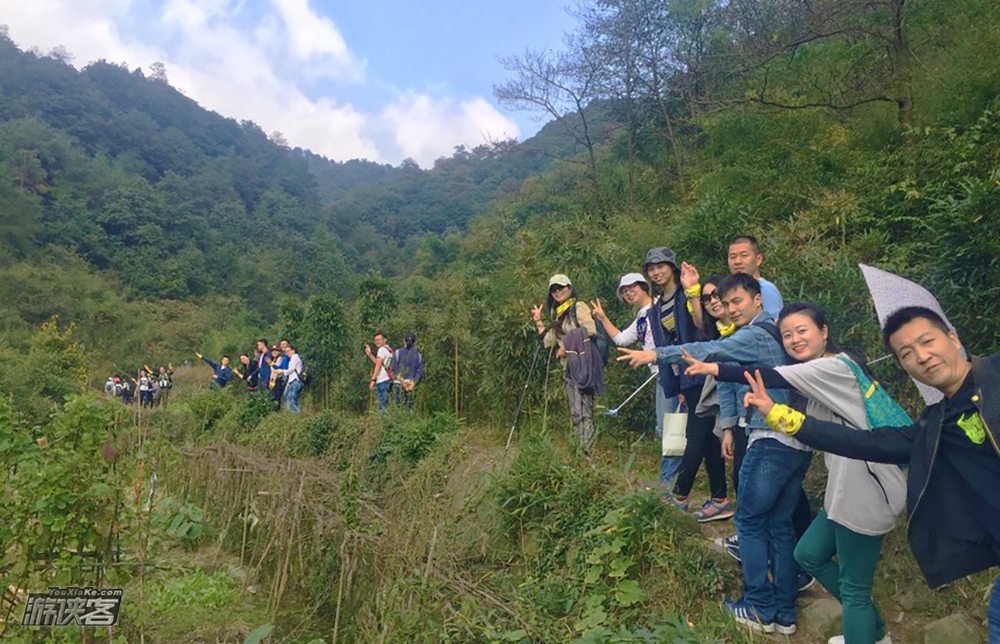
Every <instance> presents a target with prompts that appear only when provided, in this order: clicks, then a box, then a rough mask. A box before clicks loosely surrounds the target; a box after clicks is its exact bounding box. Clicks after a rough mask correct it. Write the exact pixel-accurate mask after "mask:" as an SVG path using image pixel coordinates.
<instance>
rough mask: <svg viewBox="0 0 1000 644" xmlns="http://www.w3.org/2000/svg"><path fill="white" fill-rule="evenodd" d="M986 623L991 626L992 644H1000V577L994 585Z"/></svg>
mask: <svg viewBox="0 0 1000 644" xmlns="http://www.w3.org/2000/svg"><path fill="white" fill-rule="evenodd" d="M986 621H987V623H988V624H989V625H990V644H1000V577H997V580H996V582H994V584H993V594H992V595H991V596H990V608H989V610H988V611H987V612H986Z"/></svg>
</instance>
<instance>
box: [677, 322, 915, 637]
mask: <svg viewBox="0 0 1000 644" xmlns="http://www.w3.org/2000/svg"><path fill="white" fill-rule="evenodd" d="M778 328H779V329H780V331H781V335H782V341H783V344H784V347H785V352H786V353H787V354H788V355H789V357H791V358H792V359H793V360H795V363H794V364H790V365H787V366H780V367H774V368H773V369H772V368H767V367H754V366H746V367H744V366H734V365H718V364H710V363H704V362H699V361H697V360H694V359H693V358H690V357H688V358H686V359H685V361H686V362H687V363H688V364H689V365H690V366H688V371H689V372H697V373H701V374H703V375H714V376H715V377H716V378H717V379H719V380H720V381H725V382H738V383H743V382H746V381H747V374H751V375H752V374H753V373H754V371H758V372H759V373H760V374H761V376H762V379H763V382H764V383H765V384H766V385H767V386H771V387H782V388H794V389H795V390H796V391H797V392H799V393H800V394H801V395H804V396H805V397H806V399H807V400H808V403H807V405H806V413H808V414H809V415H810V416H812V417H815V418H822V419H823V420H828V421H831V422H834V423H837V424H840V425H845V426H847V427H850V428H851V429H853V430H855V431H866V430H869V429H871V427H872V424H873V423H882V424H886V423H889V422H892V423H893V424H895V425H900V424H902V425H909V424H910V422H911V421H910V419H909V417H908V416H907V415H906V412H904V411H903V409H902V408H901V407H900V406H899V405H897V404H896V403H895V402H894V401H893V400H892V399H891V398H890V397H889V395H888V394H887V393H886V392H885V390H884V389H881V387H880V386H879V385H878V384H877V383H876V381H875V378H874V377H873V376H872V375H871V373H870V372H869V371H868V369H867V367H866V365H865V360H864V359H863V358H860V357H855V356H853V355H852V354H850V353H845V352H841V351H840V350H839V349H838V348H837V347H836V345H835V344H834V342H833V341H832V339H831V338H830V328H829V326H828V325H827V322H826V315H825V314H824V313H823V311H822V309H820V308H818V307H816V306H815V305H812V304H793V305H791V306H788V307H786V308H785V309H784V310H783V311H782V314H781V318H780V319H779V321H778ZM825 462H826V468H827V471H828V472H829V476H828V478H827V485H826V494H825V500H824V509H823V510H822V511H821V512H820V513H819V516H817V517H816V520H815V521H813V522H812V525H811V526H810V527H809V529H808V530H807V531H806V533H805V535H804V536H803V537H802V538H801V539H800V540H799V542H798V545H797V546H796V548H795V560H796V561H797V562H798V563H799V565H800V566H802V567H803V569H805V571H806V572H807V573H809V574H811V575H814V576H815V577H816V579H818V580H819V581H820V583H821V584H823V587H824V588H826V589H827V590H828V591H829V592H830V594H831V595H833V596H834V597H835V598H836V599H838V600H839V601H840V602H841V604H842V605H843V620H842V621H843V628H844V635H843V636H838V637H835V638H833V639H831V640H830V643H831V644H845V642H846V644H875V642H882V641H885V642H888V640H883V638H886V637H887V631H886V624H885V622H884V621H883V620H882V617H881V615H879V612H878V610H877V609H876V608H875V605H874V603H873V602H872V595H871V593H872V585H873V583H874V581H875V567H876V565H877V564H878V560H879V553H880V552H881V549H882V542H883V540H884V539H885V535H886V534H888V533H889V532H890V531H891V530H892V529H893V527H894V526H895V524H896V517H898V516H899V514H900V512H902V511H903V508H904V507H905V500H906V477H905V475H904V474H903V472H902V470H900V469H899V467H897V466H896V465H889V464H883V463H868V462H866V461H862V460H853V459H848V458H844V457H843V456H837V455H835V454H832V453H828V454H826V458H825ZM834 557H836V559H834Z"/></svg>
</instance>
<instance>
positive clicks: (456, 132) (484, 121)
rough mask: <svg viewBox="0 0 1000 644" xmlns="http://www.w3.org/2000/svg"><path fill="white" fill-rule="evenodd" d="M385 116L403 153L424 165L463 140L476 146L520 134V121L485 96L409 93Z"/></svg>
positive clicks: (462, 142) (402, 96)
mask: <svg viewBox="0 0 1000 644" xmlns="http://www.w3.org/2000/svg"><path fill="white" fill-rule="evenodd" d="M382 118H383V119H384V120H385V121H386V123H388V124H389V125H391V127H392V130H393V135H394V139H395V142H396V145H397V146H398V148H399V151H400V152H401V153H402V155H403V156H406V157H410V158H413V159H415V160H416V161H417V163H419V164H420V165H421V166H423V167H427V166H429V165H430V164H431V163H433V162H434V160H435V159H437V158H438V157H442V156H450V155H451V153H452V151H453V148H454V146H456V145H458V144H460V143H461V144H464V145H466V146H469V147H475V146H477V145H479V144H481V143H487V142H489V141H496V140H501V139H508V138H511V137H516V136H517V135H518V128H517V123H515V122H514V121H513V120H511V119H509V118H507V117H506V116H504V115H503V114H500V112H498V111H497V110H496V109H495V108H494V107H493V106H492V105H490V104H489V103H487V102H486V101H485V100H484V99H482V98H475V99H473V100H470V101H464V102H456V101H454V100H452V99H449V98H441V99H434V98H432V97H431V96H428V95H426V94H418V93H415V92H406V93H404V94H402V95H401V96H400V97H399V99H398V100H397V101H396V102H395V103H393V104H392V105H389V106H388V107H386V108H385V109H383V110H382Z"/></svg>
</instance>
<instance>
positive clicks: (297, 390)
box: [281, 380, 302, 414]
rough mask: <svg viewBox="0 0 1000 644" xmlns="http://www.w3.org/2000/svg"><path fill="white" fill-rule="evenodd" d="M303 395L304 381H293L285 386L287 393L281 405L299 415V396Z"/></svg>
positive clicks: (283, 395) (283, 396) (284, 394)
mask: <svg viewBox="0 0 1000 644" xmlns="http://www.w3.org/2000/svg"><path fill="white" fill-rule="evenodd" d="M301 393H302V381H301V380H293V381H292V382H290V383H288V384H287V385H285V393H283V394H282V396H281V405H282V407H284V408H285V409H287V410H288V411H290V412H292V413H293V414H297V413H299V410H300V409H301V408H300V407H299V394H301Z"/></svg>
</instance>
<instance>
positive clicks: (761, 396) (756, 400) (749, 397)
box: [743, 370, 774, 418]
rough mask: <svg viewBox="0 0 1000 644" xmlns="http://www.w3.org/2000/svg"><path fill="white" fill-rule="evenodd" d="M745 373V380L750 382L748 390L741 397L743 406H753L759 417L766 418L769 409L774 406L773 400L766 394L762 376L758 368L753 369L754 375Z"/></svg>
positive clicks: (769, 411)
mask: <svg viewBox="0 0 1000 644" xmlns="http://www.w3.org/2000/svg"><path fill="white" fill-rule="evenodd" d="M745 375H746V377H747V382H748V383H750V391H748V392H747V394H746V396H744V397H743V406H744V407H748V408H749V407H750V406H753V407H755V408H756V409H757V413H758V414H760V415H761V417H763V418H767V415H768V414H770V413H771V409H773V408H774V401H773V400H771V397H770V396H768V395H767V388H766V387H764V378H763V377H762V376H761V375H760V371H759V370H757V371H754V375H752V376H751V375H750V374H745Z"/></svg>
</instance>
